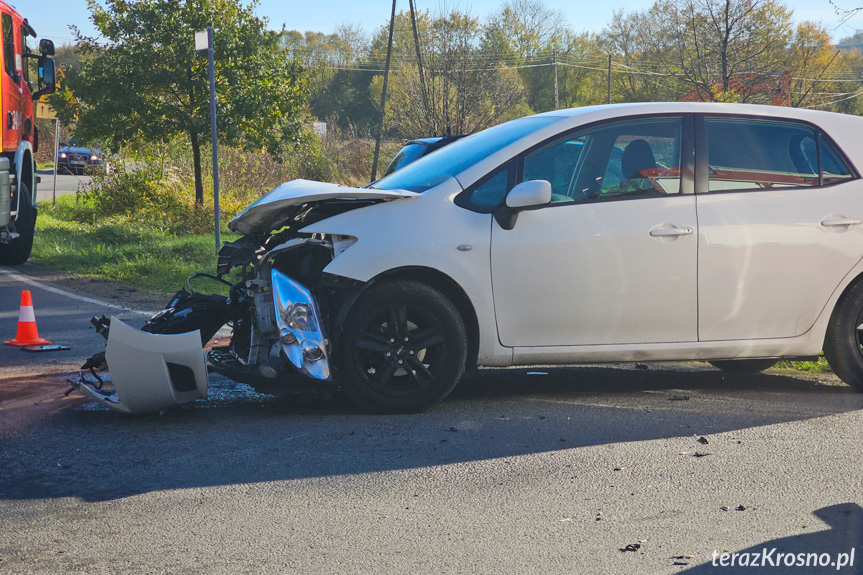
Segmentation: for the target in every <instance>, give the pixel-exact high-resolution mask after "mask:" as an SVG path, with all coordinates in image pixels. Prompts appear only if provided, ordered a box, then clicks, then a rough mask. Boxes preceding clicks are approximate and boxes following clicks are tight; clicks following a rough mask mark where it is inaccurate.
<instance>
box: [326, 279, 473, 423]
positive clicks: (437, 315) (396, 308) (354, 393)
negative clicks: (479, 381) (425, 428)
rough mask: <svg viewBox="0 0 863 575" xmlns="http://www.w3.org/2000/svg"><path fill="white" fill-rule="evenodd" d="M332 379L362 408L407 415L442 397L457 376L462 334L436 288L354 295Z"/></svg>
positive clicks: (389, 288) (392, 286)
mask: <svg viewBox="0 0 863 575" xmlns="http://www.w3.org/2000/svg"><path fill="white" fill-rule="evenodd" d="M339 351H340V356H341V358H340V361H339V367H340V369H339V379H340V383H341V385H342V388H343V390H344V391H345V392H346V393H347V395H348V396H349V397H350V398H351V399H352V400H353V401H354V402H355V403H356V404H357V405H359V406H360V407H361V408H363V409H366V410H368V411H373V412H376V413H414V412H418V411H423V410H425V409H428V408H429V407H431V406H433V405H434V404H436V403H438V402H440V401H441V400H443V399H444V398H445V397H446V396H447V395H449V393H450V392H451V391H452V390H453V388H454V387H455V385H456V383H458V380H459V379H460V378H461V376H462V373H463V372H464V367H465V362H466V359H467V332H466V330H465V327H464V323H463V322H462V319H461V317H460V316H459V313H458V311H457V310H456V308H455V306H453V304H452V303H451V302H450V301H449V300H448V299H447V298H446V297H445V296H444V295H443V294H441V293H440V292H439V291H437V290H435V289H434V288H431V287H429V286H428V285H426V284H422V283H419V282H414V281H396V282H391V283H386V284H382V285H380V286H377V287H373V288H371V289H370V290H369V291H368V292H367V293H366V294H364V295H362V296H360V299H359V300H358V301H357V302H356V303H355V305H354V308H353V311H352V312H351V313H350V314H349V316H348V319H347V321H346V322H345V330H344V333H343V336H342V339H341V346H340V350H339Z"/></svg>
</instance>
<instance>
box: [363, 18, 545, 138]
mask: <svg viewBox="0 0 863 575" xmlns="http://www.w3.org/2000/svg"><path fill="white" fill-rule="evenodd" d="M417 24H418V28H419V34H420V41H421V44H422V47H423V48H422V60H423V69H424V73H425V90H426V95H425V98H424V97H423V91H422V90H423V86H422V84H421V83H420V80H419V74H418V70H417V68H416V67H415V61H416V60H415V48H414V41H413V35H412V32H411V27H410V26H411V24H410V16H409V15H407V14H404V13H400V14H398V15H397V16H396V24H395V29H396V30H397V31H400V33H397V34H395V37H394V40H393V54H394V61H396V62H399V61H400V60H401V61H402V62H404V61H407V62H409V64H408V65H404V64H402V65H401V66H400V69H399V70H398V71H396V72H391V77H390V80H389V81H390V86H391V88H389V89H390V90H391V91H390V96H389V101H388V103H387V108H388V110H390V112H389V113H388V114H387V118H389V120H388V123H389V124H390V125H391V126H394V127H395V128H396V129H397V130H398V131H399V133H400V134H402V135H403V136H406V137H420V136H433V135H436V136H440V135H449V134H469V133H472V132H475V131H477V130H482V129H484V128H487V127H489V126H492V125H494V124H497V123H499V122H501V121H504V120H507V119H510V118H512V117H513V116H514V115H523V114H525V113H529V108H527V106H526V105H524V99H525V90H524V86H523V84H522V82H521V79H520V78H519V76H518V74H517V73H516V72H515V70H512V69H511V68H507V67H506V66H505V65H503V64H502V63H501V62H500V61H499V59H498V58H496V57H495V56H493V55H492V56H491V57H489V55H487V54H485V53H484V52H483V50H482V32H483V29H482V26H481V25H480V23H479V20H477V19H476V18H473V17H471V16H470V15H468V14H466V13H464V12H461V11H458V10H452V11H450V12H448V13H441V14H438V15H436V16H433V17H432V16H429V15H428V14H427V13H422V14H419V15H418V18H417ZM387 32H388V28H387V29H386V30H384V29H383V28H382V29H381V30H380V31H379V32H378V35H377V37H376V38H375V39H374V41H373V43H372V52H373V54H374V53H376V52H377V51H379V50H381V49H382V48H384V49H385V46H386V39H387V38H386V36H387ZM381 84H382V81H378V79H377V78H376V79H375V82H373V83H372V88H373V89H375V90H377V91H378V93H380V92H379V90H380V86H381Z"/></svg>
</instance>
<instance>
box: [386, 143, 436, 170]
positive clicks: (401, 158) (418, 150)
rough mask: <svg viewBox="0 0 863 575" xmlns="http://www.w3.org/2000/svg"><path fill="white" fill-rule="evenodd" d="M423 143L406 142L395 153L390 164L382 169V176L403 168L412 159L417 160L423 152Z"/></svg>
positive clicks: (424, 149) (424, 146)
mask: <svg viewBox="0 0 863 575" xmlns="http://www.w3.org/2000/svg"><path fill="white" fill-rule="evenodd" d="M425 151H426V145H425V144H408V145H407V146H405V147H404V148H402V149H401V150H399V153H398V154H396V155H395V157H394V158H393V160H392V161H391V162H390V165H389V166H387V169H386V170H384V177H386V176H389V175H390V174H392V173H393V172H395V171H396V170H398V169H401V168H404V167H405V166H407V165H408V164H410V163H412V162H413V161H414V160H418V159H420V158H422V157H423V154H425Z"/></svg>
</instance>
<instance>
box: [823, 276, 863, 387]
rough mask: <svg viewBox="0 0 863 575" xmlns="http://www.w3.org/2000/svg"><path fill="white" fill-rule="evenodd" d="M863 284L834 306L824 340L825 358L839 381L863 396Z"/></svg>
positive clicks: (855, 285) (859, 284) (854, 288)
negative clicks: (862, 328)
mask: <svg viewBox="0 0 863 575" xmlns="http://www.w3.org/2000/svg"><path fill="white" fill-rule="evenodd" d="M861 324H863V281H857V283H856V284H854V286H852V287H851V289H849V290H848V291H847V292H846V293H845V294H844V295H843V296H842V297H841V298H840V300H839V303H837V304H836V307H835V308H834V310H833V315H832V316H831V317H830V323H828V324H827V336H826V337H825V338H824V357H825V358H826V359H827V363H828V364H830V369H832V370H833V372H834V373H835V374H836V375H838V376H839V378H840V379H841V380H842V381H844V382H845V383H847V384H848V385H850V386H851V387H853V388H854V390H855V391H857V392H858V393H863V332H861V331H860V330H859V329H857V326H860V325H861Z"/></svg>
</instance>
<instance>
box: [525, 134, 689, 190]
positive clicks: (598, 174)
mask: <svg viewBox="0 0 863 575" xmlns="http://www.w3.org/2000/svg"><path fill="white" fill-rule="evenodd" d="M681 133H682V121H681V120H680V119H678V118H669V119H657V120H638V121H633V122H620V123H616V124H612V125H609V126H603V127H600V128H594V129H590V130H587V131H585V132H580V133H576V134H573V135H570V136H567V137H565V138H562V139H559V140H557V141H555V142H552V143H551V144H548V145H547V146H544V147H542V148H540V149H538V150H535V151H533V152H531V153H529V154H528V155H527V156H525V158H524V176H523V179H524V180H548V181H549V182H551V188H552V200H551V201H552V203H564V202H583V201H609V200H620V199H630V198H644V197H654V196H655V197H659V196H664V195H667V194H677V193H680V148H681V146H680V143H681Z"/></svg>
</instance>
